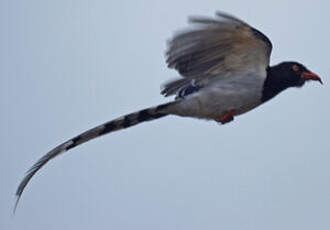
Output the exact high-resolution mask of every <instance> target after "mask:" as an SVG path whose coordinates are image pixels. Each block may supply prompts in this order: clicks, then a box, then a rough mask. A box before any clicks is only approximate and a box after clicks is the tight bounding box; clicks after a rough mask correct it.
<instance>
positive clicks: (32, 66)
mask: <svg viewBox="0 0 330 230" xmlns="http://www.w3.org/2000/svg"><path fill="white" fill-rule="evenodd" d="M329 8H330V4H329V1H325V0H324V1H301V0H299V1H298V0H297V1H284V0H283V1H242V2H240V1H233V0H231V1H220V0H217V1H216V0H213V1H212V0H204V1H192V0H181V1H174V0H167V1H160V0H145V1H129V0H121V1H86V0H79V1H68V0H57V1H50V0H42V1H41V0H39V1H36V0H30V1H18V0H2V1H0V31H1V36H0V50H1V52H0V75H1V78H0V79H1V84H0V87H1V89H0V102H1V108H2V113H1V115H0V116H1V127H2V132H0V135H1V137H0V142H1V144H0V146H1V154H0V164H1V166H0V181H1V189H0V204H1V205H0V229H24V230H25V229H26V230H29V229H34V230H35V229H49V230H51V229H80V230H83V229H98V230H101V229H144V230H148V229H153V230H154V229H164V230H165V229H166V230H168V229H189V230H195V229H196V230H197V229H226V230H236V229H237V230H238V229H239V230H241V229H243V230H259V229H260V230H261V229H262V230H264V229H267V230H275V229H276V230H277V229H290V230H292V229H299V230H304V229H330V218H329V213H330V167H329V163H330V143H329V142H330V138H329V129H330V123H329V122H330V118H329V117H330V116H329V114H330V106H329V97H330V91H329V89H330V88H329V77H328V76H330V65H329V52H330V48H329V40H330V34H329V29H328V28H329V21H330V15H329V12H328V11H329ZM216 10H222V11H225V12H228V13H231V14H234V15H236V16H237V17H240V18H242V19H243V20H245V21H247V22H248V23H249V24H251V25H253V26H255V27H256V28H258V29H260V30H261V31H262V32H264V33H265V34H266V35H268V36H269V38H270V39H271V40H272V42H273V45H274V49H273V53H272V60H271V62H272V63H273V64H276V63H278V62H281V61H285V60H296V61H300V62H302V63H304V64H305V65H306V66H307V67H308V68H309V69H311V70H312V71H314V72H316V73H318V74H319V75H320V76H321V77H322V79H323V81H324V83H325V84H324V85H323V86H320V85H319V84H317V83H310V84H307V85H306V86H305V87H304V88H303V89H301V90H300V89H299V90H297V89H290V90H287V91H286V92H284V93H282V94H281V95H279V96H278V97H276V98H275V99H274V100H271V101H270V102H268V103H266V104H265V105H262V106H260V107H259V108H257V109H255V110H253V111H252V112H249V113H247V114H245V115H243V116H239V117H237V118H236V120H235V122H233V123H230V124H228V125H225V126H220V125H218V124H216V123H215V122H205V121H199V120H194V119H187V118H186V119H183V118H179V117H168V118H164V119H161V120H158V121H154V122H150V123H145V124H142V125H139V126H137V127H133V128H131V129H128V130H125V131H122V132H116V133H114V134H110V135H108V136H105V137H103V138H100V139H97V140H94V141H92V142H90V143H87V144H84V145H82V146H81V147H78V148H76V149H73V150H72V151H70V152H68V153H67V154H66V155H63V156H60V157H59V158H57V159H55V160H54V161H52V162H51V163H50V164H48V165H47V166H46V167H45V168H43V169H42V170H41V171H40V173H38V174H37V175H36V176H35V177H34V178H33V179H32V181H31V183H30V184H29V185H28V187H27V189H26V190H25V193H24V194H23V197H22V200H21V203H20V205H19V207H18V210H17V213H16V215H15V216H14V217H13V216H12V208H13V204H14V198H15V197H14V193H15V190H16V187H17V185H18V183H19V182H20V180H21V179H22V177H23V175H24V172H25V171H26V170H27V169H28V168H29V167H30V166H31V165H32V164H33V163H35V161H36V160H37V159H38V158H39V157H41V156H42V155H43V154H45V153H46V152H47V151H48V150H50V149H51V148H53V147H54V146H56V145H57V144H59V143H61V142H63V141H65V140H67V139H68V138H71V137H73V136H75V135H76V134H79V133H80V132H82V131H85V130H86V129H88V128H91V127H93V126H95V125H98V124H100V123H102V122H105V121H107V120H110V119H113V118H116V117H117V116H120V115H123V114H125V113H128V112H132V111H135V110H138V109H141V108H144V107H147V106H151V105H156V104H158V103H162V102H165V101H167V100H168V99H164V98H162V96H161V95H160V94H159V89H160V85H161V84H162V83H164V82H165V81H166V80H168V79H171V78H173V77H175V76H177V73H176V72H174V71H172V70H168V69H167V68H166V65H165V60H164V51H165V48H166V40H167V39H169V38H170V37H171V35H172V34H173V32H174V31H177V30H178V29H181V28H184V26H186V19H187V17H188V16H189V15H196V14H197V15H209V16H212V15H214V12H215V11H216Z"/></svg>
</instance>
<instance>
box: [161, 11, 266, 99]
mask: <svg viewBox="0 0 330 230" xmlns="http://www.w3.org/2000/svg"><path fill="white" fill-rule="evenodd" d="M189 21H190V23H193V24H194V25H195V27H193V28H192V29H190V30H187V31H183V32H181V33H178V34H177V35H176V36H174V38H173V39H172V40H171V41H169V47H168V51H167V53H166V55H167V64H168V67H170V68H174V69H176V70H178V71H179V73H180V74H181V75H182V77H184V78H190V79H200V78H213V77H214V76H218V77H221V75H222V76H223V75H225V74H226V73H228V72H233V73H237V72H246V71H247V70H252V71H254V70H257V69H260V68H262V69H266V68H267V66H268V65H269V59H270V54H271V50H272V44H271V42H270V40H269V39H268V38H267V37H266V36H265V35H264V34H262V33H261V32H260V31H258V30H256V29H254V28H253V27H251V26H249V25H248V24H247V23H245V22H243V21H241V20H240V19H237V18H235V17H233V16H231V15H228V14H225V13H220V12H218V13H217V14H216V18H202V17H193V18H191V19H190V20H189ZM187 81H188V79H187V80H183V79H181V81H179V82H178V83H180V84H182V83H183V82H187ZM171 83H172V85H171V86H172V87H173V82H171ZM174 85H176V84H174ZM165 89H166V86H165ZM163 94H165V95H166V92H164V91H163Z"/></svg>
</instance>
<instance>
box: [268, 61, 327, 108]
mask: <svg viewBox="0 0 330 230" xmlns="http://www.w3.org/2000/svg"><path fill="white" fill-rule="evenodd" d="M310 80H316V81H319V82H320V83H321V84H323V83H322V80H321V78H320V77H319V76H317V75H316V74H315V73H313V72H311V71H310V70H308V69H307V68H306V67H305V66H303V65H302V64H300V63H297V62H282V63H280V64H278V65H276V66H272V67H268V69H267V78H266V80H265V83H264V89H263V95H262V101H263V102H265V101H267V100H269V99H271V98H272V97H274V96H275V95H277V94H278V93H279V92H281V91H283V90H285V89H287V88H289V87H301V86H303V85H304V84H305V82H306V81H310Z"/></svg>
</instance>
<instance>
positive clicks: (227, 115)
mask: <svg viewBox="0 0 330 230" xmlns="http://www.w3.org/2000/svg"><path fill="white" fill-rule="evenodd" d="M234 115H235V111H234V110H229V111H227V112H226V113H225V114H224V115H222V116H221V117H220V118H219V119H218V120H217V121H218V122H221V124H226V123H228V122H231V121H233V120H234Z"/></svg>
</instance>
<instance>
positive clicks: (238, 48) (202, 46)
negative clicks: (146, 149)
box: [14, 12, 323, 212]
mask: <svg viewBox="0 0 330 230" xmlns="http://www.w3.org/2000/svg"><path fill="white" fill-rule="evenodd" d="M189 23H190V27H189V28H187V29H185V30H182V31H180V32H177V33H176V34H175V35H174V36H173V38H172V39H170V40H169V41H168V48H167V52H166V62H167V65H168V67H169V68H172V69H175V70H177V71H178V73H179V75H180V76H179V77H178V78H177V79H175V80H171V81H169V82H166V83H165V84H164V85H163V89H162V91H161V94H163V95H164V96H165V97H168V96H175V97H174V99H173V100H172V101H170V102H167V103H164V104H160V105H157V106H154V107H149V108H146V109H143V110H140V111H137V112H133V113H129V114H127V115H124V116H121V117H119V118H117V119H114V120H110V121H108V122H106V123H104V124H101V125H99V126H96V127H94V128H92V129H89V130H87V131H85V132H83V133H81V134H79V135H77V136H75V137H73V138H72V139H70V140H68V141H66V142H64V143H62V144H60V145H58V146H57V147H55V148H54V149H52V150H50V151H49V152H48V153H47V154H46V155H44V156H43V157H41V158H40V159H39V160H38V161H37V162H36V163H35V164H34V165H33V166H32V167H31V168H30V169H29V170H28V171H27V173H26V175H25V177H24V178H23V180H22V181H21V182H20V184H19V186H18V188H17V191H16V203H15V207H14V212H15V210H16V207H17V205H18V203H19V200H20V198H21V196H22V194H23V191H24V189H25V188H26V186H27V184H28V183H29V181H30V180H31V178H32V177H33V176H34V175H35V174H36V173H37V172H38V171H39V170H40V169H41V168H42V167H43V166H44V165H45V164H46V163H47V162H48V161H50V160H51V159H53V158H55V157H57V156H58V155H60V154H62V153H64V152H66V151H68V150H71V149H72V148H75V147H76V146H78V145H80V144H83V143H85V142H87V141H89V140H91V139H94V138H97V137H100V136H103V135H105V134H108V133H111V132H115V131H119V130H122V129H125V128H128V127H132V126H134V125H137V124H140V123H142V122H146V121H151V120H155V119H159V118H162V117H165V116H168V115H177V116H181V117H193V118H198V119H205V120H213V121H216V122H218V123H219V124H227V123H229V122H231V121H233V120H234V117H236V116H238V115H241V114H244V113H246V112H248V111H251V110H252V109H254V108H256V107H258V106H259V105H262V104H264V103H265V102H267V101H269V100H270V99H272V98H274V97H275V96H276V95H278V94H279V93H280V92H282V91H283V90H285V89H288V88H291V87H298V88H299V87H302V86H303V85H304V84H305V83H306V82H307V81H318V82H320V83H321V84H323V83H322V80H321V78H320V77H319V76H318V75H317V74H315V73H313V72H312V71H310V70H309V69H307V67H305V66H304V65H302V64H300V63H298V62H294V61H286V62H281V63H279V64H277V65H274V66H270V56H271V51H272V43H271V41H270V40H269V38H268V37H267V36H266V35H264V34H263V33H262V32H260V31H259V30H257V29H255V28H254V27H252V26H250V25H249V24H247V23H246V22H244V21H243V20H241V19H239V18H237V17H235V16H232V15H230V14H227V13H224V12H216V14H215V16H214V17H206V16H194V17H190V18H189Z"/></svg>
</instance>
